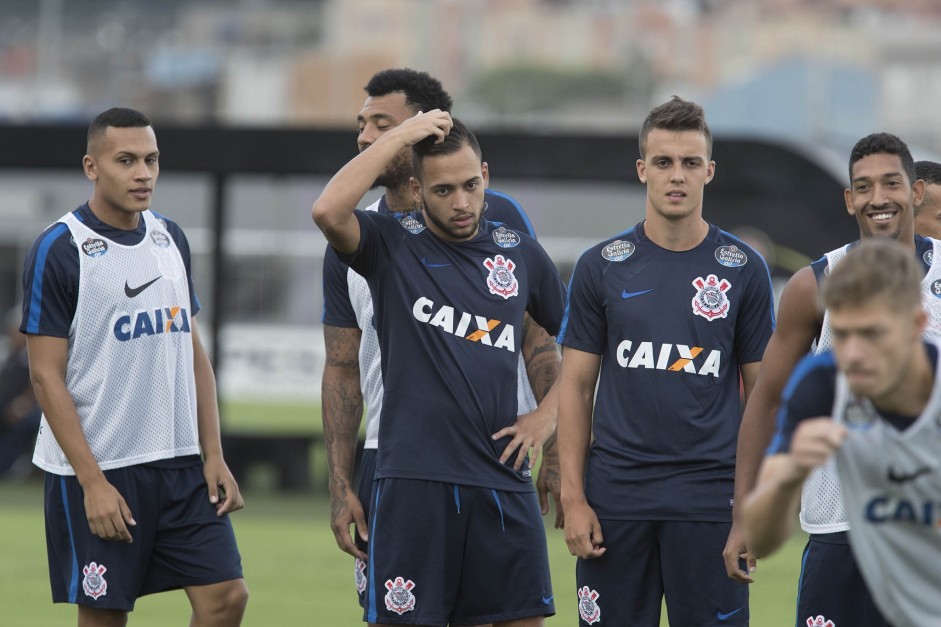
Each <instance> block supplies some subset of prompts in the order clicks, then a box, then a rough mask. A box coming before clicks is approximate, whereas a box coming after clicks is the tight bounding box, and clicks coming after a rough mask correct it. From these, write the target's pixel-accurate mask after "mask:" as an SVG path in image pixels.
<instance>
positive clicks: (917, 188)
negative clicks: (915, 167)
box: [912, 179, 925, 207]
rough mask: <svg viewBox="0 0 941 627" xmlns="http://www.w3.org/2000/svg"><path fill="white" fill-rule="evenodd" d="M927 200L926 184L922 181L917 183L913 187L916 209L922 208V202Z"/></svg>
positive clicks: (913, 200) (913, 201) (919, 180)
mask: <svg viewBox="0 0 941 627" xmlns="http://www.w3.org/2000/svg"><path fill="white" fill-rule="evenodd" d="M924 199H925V182H924V181H923V180H921V179H918V180H917V181H915V184H914V185H912V203H913V205H914V206H915V207H921V203H922V201H924Z"/></svg>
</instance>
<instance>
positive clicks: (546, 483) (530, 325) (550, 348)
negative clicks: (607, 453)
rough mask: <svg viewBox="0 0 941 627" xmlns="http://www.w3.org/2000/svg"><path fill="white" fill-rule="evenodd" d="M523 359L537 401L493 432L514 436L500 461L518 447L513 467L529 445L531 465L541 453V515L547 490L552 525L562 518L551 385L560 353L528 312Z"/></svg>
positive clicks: (555, 402)
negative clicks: (553, 504) (552, 512)
mask: <svg viewBox="0 0 941 627" xmlns="http://www.w3.org/2000/svg"><path fill="white" fill-rule="evenodd" d="M523 361H524V362H525V364H526V375H527V377H528V378H529V385H530V387H532V390H533V397H534V398H535V399H536V403H538V405H539V406H538V407H537V408H536V410H535V411H532V412H530V413H528V414H523V415H522V416H520V417H519V418H518V419H517V421H516V424H515V425H514V426H512V427H507V428H506V429H503V430H501V431H499V432H498V433H496V434H494V439H496V438H500V437H503V436H505V435H512V436H514V437H513V440H512V441H511V442H510V443H509V444H508V445H507V447H506V450H504V452H503V456H502V457H501V458H500V461H501V462H505V461H506V460H507V459H509V458H510V457H511V456H512V454H513V452H514V451H515V450H516V449H517V448H519V451H518V453H517V456H516V464H515V467H516V468H519V467H520V466H521V465H522V463H523V460H524V459H525V457H526V453H528V452H529V451H530V449H532V457H531V458H530V459H531V461H530V464H531V466H535V464H536V461H537V460H538V459H539V456H540V455H542V466H541V467H540V469H539V478H538V479H537V481H536V488H537V490H538V491H539V501H540V505H541V506H542V513H543V515H545V514H548V513H549V493H551V494H552V496H553V497H554V498H555V502H556V519H555V526H556V527H561V526H562V522H563V517H562V507H561V505H560V500H559V492H560V489H561V482H560V480H559V452H558V450H557V449H556V438H555V427H556V423H557V421H558V413H559V412H558V405H559V400H558V394H557V392H556V390H555V388H554V385H555V381H556V379H557V378H558V376H559V366H560V364H561V357H560V356H559V349H558V348H557V347H556V343H555V339H554V338H553V337H552V336H551V335H549V334H548V333H547V332H546V330H545V329H543V328H542V327H541V326H539V325H538V324H536V322H535V321H533V319H532V318H531V317H530V316H529V315H528V314H527V315H526V317H525V319H524V320H523Z"/></svg>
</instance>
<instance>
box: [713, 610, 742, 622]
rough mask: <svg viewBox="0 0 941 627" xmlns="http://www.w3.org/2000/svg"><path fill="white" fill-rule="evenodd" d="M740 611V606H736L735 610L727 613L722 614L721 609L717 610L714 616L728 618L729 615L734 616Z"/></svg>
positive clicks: (721, 618)
mask: <svg viewBox="0 0 941 627" xmlns="http://www.w3.org/2000/svg"><path fill="white" fill-rule="evenodd" d="M741 611H742V608H738V609H737V610H732V611H731V612H729V613H728V614H723V613H722V610H719V611H718V612H716V618H718V619H719V620H728V619H729V618H730V617H732V616H735V615H736V614H738V613H739V612H741Z"/></svg>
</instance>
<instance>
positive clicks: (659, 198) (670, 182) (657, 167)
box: [637, 128, 716, 221]
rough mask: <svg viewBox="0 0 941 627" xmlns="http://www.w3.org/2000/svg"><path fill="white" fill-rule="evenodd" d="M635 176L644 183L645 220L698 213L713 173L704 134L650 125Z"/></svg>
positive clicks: (712, 164) (696, 216)
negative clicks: (645, 192) (645, 188)
mask: <svg viewBox="0 0 941 627" xmlns="http://www.w3.org/2000/svg"><path fill="white" fill-rule="evenodd" d="M644 154H645V158H644V159H638V160H637V176H638V178H640V182H641V183H644V184H646V185H647V219H651V218H655V217H661V218H665V219H667V220H671V221H673V220H682V219H684V218H689V217H690V216H692V217H695V218H696V219H697V220H698V219H699V218H700V217H701V215H702V200H703V191H704V188H705V186H706V184H707V183H708V182H709V181H711V180H712V177H713V176H714V175H715V168H716V164H715V162H714V161H711V160H710V159H709V149H708V145H707V142H706V137H705V136H704V135H703V134H702V133H701V132H699V131H668V130H664V129H660V128H654V129H652V130H651V131H650V133H649V134H648V135H647V140H646V150H645V151H644Z"/></svg>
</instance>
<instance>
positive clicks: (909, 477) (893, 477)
mask: <svg viewBox="0 0 941 627" xmlns="http://www.w3.org/2000/svg"><path fill="white" fill-rule="evenodd" d="M930 472H931V468H929V467H928V466H924V467H922V468H919V469H918V470H916V471H915V472H907V473H906V472H897V471H896V470H895V468H892V467H891V466H889V481H891V482H892V483H908V482H909V481H914V480H915V479H917V478H918V477H920V476H922V475H927V474H928V473H930Z"/></svg>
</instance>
